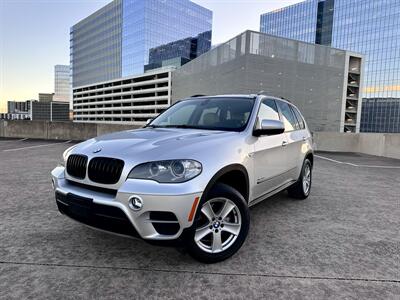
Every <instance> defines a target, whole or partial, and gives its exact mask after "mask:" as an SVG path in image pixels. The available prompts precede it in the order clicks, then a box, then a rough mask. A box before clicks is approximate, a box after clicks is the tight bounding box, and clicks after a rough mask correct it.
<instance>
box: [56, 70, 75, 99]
mask: <svg viewBox="0 0 400 300" xmlns="http://www.w3.org/2000/svg"><path fill="white" fill-rule="evenodd" d="M70 77H71V76H70V67H69V65H67V66H66V65H56V66H54V97H53V100H54V101H60V102H70V101H71V78H70Z"/></svg>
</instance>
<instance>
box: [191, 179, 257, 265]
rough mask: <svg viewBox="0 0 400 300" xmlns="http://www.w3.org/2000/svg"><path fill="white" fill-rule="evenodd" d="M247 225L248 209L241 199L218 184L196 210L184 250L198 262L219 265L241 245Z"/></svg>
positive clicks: (236, 193)
mask: <svg viewBox="0 0 400 300" xmlns="http://www.w3.org/2000/svg"><path fill="white" fill-rule="evenodd" d="M224 216H225V217H224ZM213 219H214V220H213ZM249 225H250V214H249V208H248V206H247V203H246V201H245V200H244V198H243V196H242V195H241V194H240V193H239V192H238V191H237V190H235V189H234V188H232V187H230V186H228V185H226V184H222V183H218V184H216V185H215V186H214V187H213V188H212V189H211V190H210V192H209V193H208V195H207V197H206V199H202V202H201V203H200V205H199V207H198V209H197V213H196V219H195V222H194V223H193V225H192V227H191V228H190V230H189V232H188V234H187V235H186V237H185V245H186V249H187V251H188V253H189V254H190V255H191V256H192V257H193V258H195V259H196V260H198V261H200V262H204V263H216V262H220V261H223V260H225V259H227V258H229V257H230V256H232V255H233V254H235V253H236V252H237V251H238V250H239V249H240V247H241V246H242V245H243V243H244V241H245V240H246V237H247V234H248V232H249Z"/></svg>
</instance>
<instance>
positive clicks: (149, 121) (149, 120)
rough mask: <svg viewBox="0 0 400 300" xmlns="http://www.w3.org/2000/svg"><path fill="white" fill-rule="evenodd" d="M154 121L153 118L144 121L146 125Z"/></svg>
mask: <svg viewBox="0 0 400 300" xmlns="http://www.w3.org/2000/svg"><path fill="white" fill-rule="evenodd" d="M153 120H154V119H153V118H151V119H147V121H146V125H149V124H150V123H151V121H153Z"/></svg>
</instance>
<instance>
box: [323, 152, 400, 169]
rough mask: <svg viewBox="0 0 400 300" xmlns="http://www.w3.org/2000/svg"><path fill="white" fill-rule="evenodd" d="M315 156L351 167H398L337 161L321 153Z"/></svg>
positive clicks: (399, 167) (395, 167)
mask: <svg viewBox="0 0 400 300" xmlns="http://www.w3.org/2000/svg"><path fill="white" fill-rule="evenodd" d="M315 157H318V158H321V159H324V160H327V161H331V162H334V163H337V164H343V165H349V166H352V167H362V168H383V169H400V166H376V165H357V164H353V163H349V162H344V161H339V160H335V159H332V158H329V157H325V156H321V155H315Z"/></svg>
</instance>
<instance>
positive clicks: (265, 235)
mask: <svg viewBox="0 0 400 300" xmlns="http://www.w3.org/2000/svg"><path fill="white" fill-rule="evenodd" d="M71 145H72V143H71V142H60V141H57V142H49V141H38V140H36V141H32V140H21V139H19V140H5V139H1V140H0V298H1V299H13V298H14V299H15V298H18V299H25V298H33V299H43V298H48V299H56V298H59V299H66V298H85V299H87V298H93V299H110V298H147V297H150V298H155V297H164V298H184V299H188V298H195V299H196V298H203V299H204V298H217V299H218V298H248V299H253V298H264V299H276V298H291V299H293V298H297V299H301V298H314V299H322V298H324V299H325V298H331V299H337V298H353V299H367V298H369V299H399V295H400V258H399V251H400V233H399V228H400V161H399V160H391V159H383V158H379V157H371V156H366V155H358V154H332V153H318V155H319V157H317V158H316V160H315V171H314V181H313V190H312V193H311V196H310V197H309V198H308V199H307V200H305V201H294V200H292V199H290V198H288V197H287V195H286V194H285V193H282V194H280V195H278V196H275V197H273V198H272V199H269V200H267V201H264V202H262V203H260V204H258V205H256V206H255V207H253V208H252V209H251V218H252V220H251V228H250V234H249V237H248V239H247V241H246V243H245V244H244V246H243V247H242V249H241V250H240V251H239V253H237V254H236V255H235V256H233V257H232V258H231V259H229V260H227V261H224V262H222V263H218V264H214V265H204V264H201V263H198V262H196V261H194V260H193V259H191V258H190V257H189V256H188V255H186V254H182V253H180V252H178V251H176V250H175V249H173V248H166V247H156V246H152V245H149V244H147V243H145V242H143V241H140V240H132V239H126V238H122V237H118V236H114V235H110V234H106V233H102V232H98V231H95V230H92V229H90V228H87V227H85V226H83V225H80V224H78V223H75V222H74V221H71V220H69V219H67V218H66V217H65V216H62V215H60V214H59V213H58V211H57V208H56V204H55V200H54V195H53V191H52V189H51V184H50V175H49V173H50V171H51V170H52V168H53V167H55V166H56V165H57V163H58V162H59V160H60V158H61V154H62V151H63V150H64V149H66V148H67V147H69V146H71ZM399 151H400V150H399Z"/></svg>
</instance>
